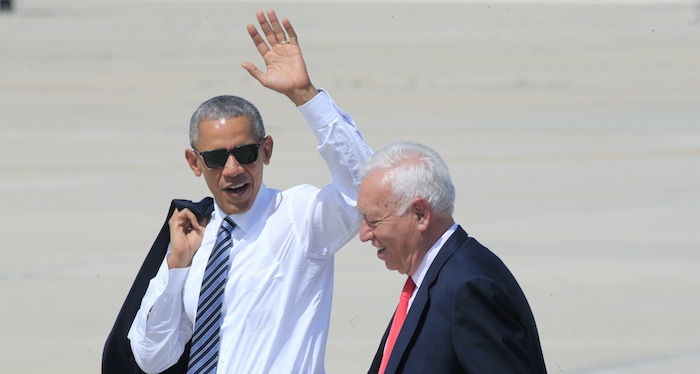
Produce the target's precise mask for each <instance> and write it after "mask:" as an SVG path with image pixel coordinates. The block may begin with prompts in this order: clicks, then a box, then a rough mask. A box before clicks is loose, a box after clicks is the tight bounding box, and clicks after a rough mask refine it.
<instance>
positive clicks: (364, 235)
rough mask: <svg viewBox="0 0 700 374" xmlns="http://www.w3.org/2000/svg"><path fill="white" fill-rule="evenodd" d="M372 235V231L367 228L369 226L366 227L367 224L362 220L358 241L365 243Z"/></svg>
mask: <svg viewBox="0 0 700 374" xmlns="http://www.w3.org/2000/svg"><path fill="white" fill-rule="evenodd" d="M373 234H374V233H373V232H372V229H370V228H369V225H367V223H366V222H365V221H364V220H362V222H361V223H360V241H362V242H366V241H369V240H372V235H373Z"/></svg>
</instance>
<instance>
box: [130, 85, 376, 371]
mask: <svg viewBox="0 0 700 374" xmlns="http://www.w3.org/2000/svg"><path fill="white" fill-rule="evenodd" d="M299 110H300V112H301V113H302V114H303V115H304V117H305V118H306V120H307V122H309V124H310V125H311V127H312V129H313V130H314V133H315V135H316V138H317V139H318V150H319V153H320V154H321V156H322V157H323V158H324V160H325V161H326V163H327V164H328V167H329V169H330V172H331V176H332V178H333V183H332V184H329V185H327V186H325V187H324V188H322V189H318V188H317V187H314V186H310V185H301V186H297V187H293V188H291V189H288V190H286V191H278V190H274V189H268V188H267V187H266V186H265V185H264V184H263V185H262V186H261V187H260V191H259V192H258V195H257V197H256V199H255V201H254V203H253V206H252V207H251V209H250V210H249V211H248V212H246V213H244V214H235V215H231V216H230V217H231V219H232V220H233V221H234V222H235V223H236V228H235V229H234V230H233V233H232V239H233V247H232V249H231V255H230V261H231V263H230V270H229V276H228V282H227V284H226V289H225V293H224V306H223V308H222V314H223V316H222V318H223V320H222V326H221V331H220V339H221V344H220V352H219V361H218V373H246V374H248V373H294V374H297V373H322V372H324V368H323V360H324V355H325V348H326V339H327V336H328V327H329V323H330V311H331V299H332V294H333V255H334V254H335V253H336V252H337V251H338V250H339V249H340V248H341V246H343V245H344V244H345V243H347V242H348V241H349V240H350V239H351V238H352V237H353V236H354V235H355V234H356V233H357V230H358V229H359V224H360V216H359V214H358V213H357V210H356V200H357V191H358V188H359V184H360V172H359V166H360V163H361V162H362V161H363V160H364V159H365V158H367V157H369V156H370V155H371V153H372V151H371V150H370V148H369V147H368V146H367V144H365V142H364V140H363V139H362V136H361V135H360V133H359V132H358V130H357V128H356V127H355V124H354V121H353V120H352V118H351V117H350V116H349V115H348V114H346V113H344V112H342V111H341V110H340V109H339V108H338V107H337V106H336V105H335V104H334V103H333V101H332V100H331V99H330V97H329V96H328V94H327V93H326V92H325V91H323V90H319V94H318V95H316V97H314V99H312V100H311V101H309V102H308V103H306V104H304V105H303V106H301V107H299ZM222 220H223V214H222V212H221V210H220V209H219V207H218V206H215V208H214V212H213V213H212V216H211V220H210V222H209V224H208V225H207V227H206V230H205V233H204V238H203V242H202V245H201V247H200V248H199V250H198V251H197V253H196V254H195V256H194V258H193V259H192V265H191V266H190V267H189V268H185V269H173V270H169V269H168V265H167V262H165V261H163V263H162V265H161V267H160V270H159V271H158V274H157V275H156V277H155V278H153V279H152V280H151V282H150V284H149V287H148V290H147V291H146V295H145V296H144V298H143V301H142V304H141V309H140V310H139V312H138V313H137V315H136V318H135V319H134V322H133V324H132V326H131V329H130V331H129V334H128V337H129V340H130V342H131V347H132V351H133V352H134V356H135V358H136V362H137V363H138V364H139V366H140V367H141V368H142V369H143V370H144V371H146V372H156V373H157V372H160V371H163V370H165V369H167V368H168V367H170V366H172V365H173V364H175V363H176V362H177V360H178V359H179V357H180V355H181V354H182V352H183V349H184V346H185V344H186V343H187V342H188V341H189V340H190V338H191V337H192V333H193V328H194V327H193V326H194V320H195V316H196V313H197V302H198V298H199V291H200V286H201V282H202V278H203V277H204V269H205V267H206V263H207V259H208V258H209V254H210V252H211V250H212V248H213V246H214V242H215V241H216V233H217V230H218V229H219V226H220V225H221V221H222ZM168 251H169V249H168Z"/></svg>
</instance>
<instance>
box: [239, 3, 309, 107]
mask: <svg viewBox="0 0 700 374" xmlns="http://www.w3.org/2000/svg"><path fill="white" fill-rule="evenodd" d="M257 18H258V23H259V24H260V29H261V30H262V34H261V33H259V32H258V29H257V28H256V27H255V26H254V25H252V24H248V26H247V28H248V34H249V35H250V37H251V39H252V40H253V43H254V44H255V47H256V48H257V49H258V52H260V55H261V56H262V58H263V60H264V61H265V66H266V67H267V72H264V71H262V70H260V69H258V68H257V67H256V66H255V65H254V64H253V63H251V62H243V63H242V64H241V66H242V67H243V68H244V69H246V70H247V71H248V73H250V75H252V76H253V78H255V79H256V80H257V81H258V82H260V84H262V85H263V86H264V87H267V88H269V89H271V90H274V91H277V92H279V93H282V94H284V95H286V96H287V97H288V98H289V99H290V100H292V102H293V103H294V104H295V105H296V106H300V105H303V104H305V103H306V102H308V101H309V100H311V99H312V98H313V97H314V96H316V94H317V93H318V91H317V90H316V87H314V85H313V84H312V83H311V79H309V73H308V72H307V71H306V63H305V62H304V57H302V55H301V49H300V48H299V40H298V39H297V34H296V32H295V31H294V28H293V27H292V24H291V23H290V22H289V20H288V19H286V18H283V19H282V21H281V23H280V21H279V20H278V18H277V15H276V14H275V11H274V10H268V11H267V17H266V16H265V14H264V13H263V12H261V11H258V12H257ZM263 35H264V37H263Z"/></svg>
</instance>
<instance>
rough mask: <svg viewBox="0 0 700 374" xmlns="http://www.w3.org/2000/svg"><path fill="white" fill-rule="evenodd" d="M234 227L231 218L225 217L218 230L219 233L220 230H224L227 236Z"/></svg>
mask: <svg viewBox="0 0 700 374" xmlns="http://www.w3.org/2000/svg"><path fill="white" fill-rule="evenodd" d="M234 227H236V224H235V223H234V222H233V220H231V218H229V217H226V218H224V220H223V221H222V222H221V228H220V229H219V232H221V231H222V230H226V231H227V232H228V233H229V234H231V232H232V231H233V228H234Z"/></svg>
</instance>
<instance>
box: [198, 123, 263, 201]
mask: <svg viewBox="0 0 700 374" xmlns="http://www.w3.org/2000/svg"><path fill="white" fill-rule="evenodd" d="M258 142H260V139H259V138H258V137H256V136H255V135H254V132H253V128H252V126H251V123H250V119H249V118H247V117H236V118H228V119H225V120H206V121H203V122H201V123H200V124H199V136H198V139H197V141H196V144H195V148H197V150H199V151H200V152H205V151H210V150H214V149H221V148H224V149H232V148H233V147H235V146H238V145H243V144H254V143H258ZM272 145H273V143H272V137H269V136H268V137H267V138H265V140H264V141H263V146H261V147H260V148H259V149H258V152H259V154H258V159H257V160H256V161H254V162H252V163H250V164H245V165H241V164H239V163H238V161H236V159H235V158H234V157H233V156H232V155H229V157H228V160H227V161H226V165H225V166H224V167H223V168H221V169H211V168H209V167H207V166H206V164H205V163H204V160H203V159H202V156H201V155H199V154H197V153H196V152H195V151H194V150H192V149H188V150H186V151H185V158H186V159H187V163H188V164H189V165H190V168H191V169H192V171H193V172H194V174H195V175H196V176H198V177H199V176H201V175H204V180H205V181H206V182H207V186H208V187H209V190H210V191H211V193H212V194H213V196H214V200H216V204H217V205H218V206H219V208H221V210H222V211H223V212H224V213H226V214H240V213H245V212H247V211H248V210H250V207H251V206H252V205H253V202H254V201H255V197H256V196H257V195H258V191H260V186H261V185H262V182H263V165H267V164H269V163H270V157H271V156H272Z"/></svg>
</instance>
